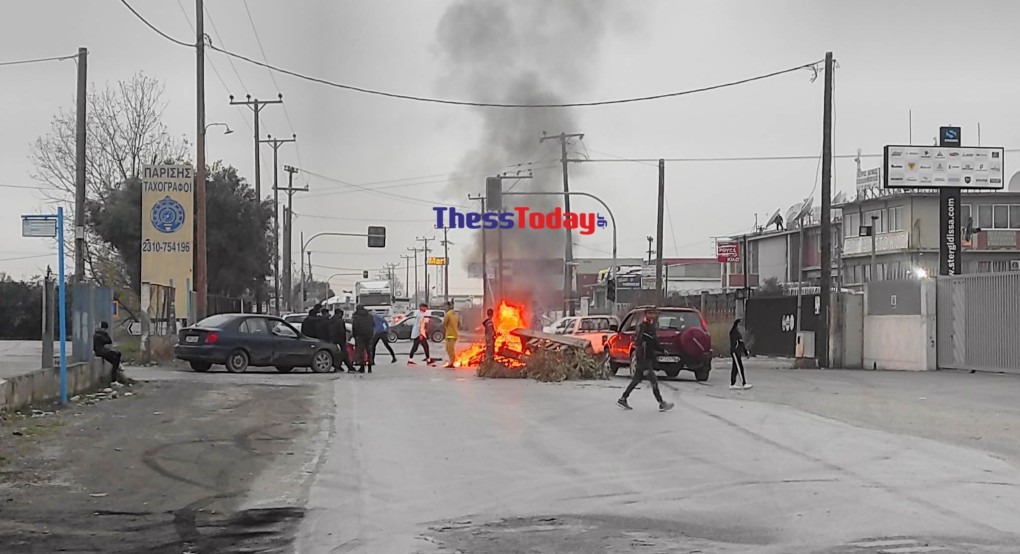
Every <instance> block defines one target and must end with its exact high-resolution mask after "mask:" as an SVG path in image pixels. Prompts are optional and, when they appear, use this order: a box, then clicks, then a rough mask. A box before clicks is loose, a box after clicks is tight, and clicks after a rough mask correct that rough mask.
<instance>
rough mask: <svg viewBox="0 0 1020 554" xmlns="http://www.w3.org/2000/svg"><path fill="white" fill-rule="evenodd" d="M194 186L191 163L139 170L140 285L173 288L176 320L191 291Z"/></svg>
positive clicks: (182, 315)
mask: <svg viewBox="0 0 1020 554" xmlns="http://www.w3.org/2000/svg"><path fill="white" fill-rule="evenodd" d="M194 186H195V172H194V170H193V169H192V168H191V165H190V164H183V165H146V166H144V167H143V168H142V282H143V283H152V284H155V285H164V286H171V285H172V286H173V287H174V289H175V294H174V310H175V312H176V315H177V318H178V319H184V318H187V317H188V300H189V297H190V294H189V292H190V291H191V289H192V288H194V287H193V282H192V281H193V279H194V277H193V261H194V258H193V255H194V240H195V237H194V235H195V232H194V231H195V227H194V225H195V222H194V219H193V218H194V213H195V209H194V206H195V201H194V200H195V194H194ZM143 308H145V306H143Z"/></svg>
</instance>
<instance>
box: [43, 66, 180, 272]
mask: <svg viewBox="0 0 1020 554" xmlns="http://www.w3.org/2000/svg"><path fill="white" fill-rule="evenodd" d="M163 92H164V86H163V84H162V83H161V82H160V81H159V80H158V79H155V78H153V77H148V76H146V75H145V74H144V73H141V72H139V73H136V74H135V75H133V76H132V77H131V79H129V80H127V81H118V82H117V83H116V84H114V85H110V84H107V85H106V87H105V88H104V89H103V90H97V89H96V87H95V86H94V85H93V87H92V90H91V91H90V92H89V94H88V98H87V100H86V106H87V108H86V111H87V113H86V150H85V195H86V198H87V199H89V200H97V201H104V200H105V199H106V198H107V197H108V195H109V194H110V193H111V192H112V191H115V190H117V189H118V188H119V187H120V186H121V185H122V184H123V183H124V182H125V181H127V180H128V179H130V178H132V177H137V176H138V174H139V172H140V171H141V168H142V165H144V164H146V163H154V162H156V161H165V160H175V161H178V160H185V159H188V154H189V148H190V147H189V144H188V141H187V139H185V138H184V137H183V136H182V137H173V136H171V134H170V131H169V129H168V128H167V126H166V125H165V124H164V123H163V112H164V110H165V109H166V106H167V103H166V102H165V101H164V100H163ZM76 125H77V121H76V117H75V111H74V110H73V109H72V110H65V109H61V110H60V111H59V112H57V114H56V115H55V116H54V117H53V120H52V121H51V122H50V132H49V133H47V134H46V135H44V136H41V137H39V138H38V139H36V141H35V143H34V144H33V145H32V153H31V156H30V158H31V160H32V162H33V163H34V165H35V169H36V171H35V173H34V174H33V177H34V178H35V179H36V180H38V181H41V182H43V183H46V184H48V185H50V186H51V187H53V191H52V193H51V194H50V196H51V199H53V200H58V201H62V202H65V204H69V205H70V206H74V202H73V201H72V200H73V198H74V194H75V168H76V164H77V161H76V160H77V158H76V149H75V137H76V133H75V129H76ZM70 211H71V212H73V209H72V210H70ZM73 215H74V214H73V213H71V214H70V216H71V217H73ZM69 232H70V234H71V238H72V239H73V233H74V229H73V228H71V229H69ZM86 233H87V236H86V245H87V246H86V248H87V250H86V252H85V263H86V269H87V271H88V273H89V275H90V276H91V277H92V279H94V280H96V281H97V282H99V283H100V284H106V285H116V284H117V282H118V281H121V280H122V279H120V278H114V276H115V275H116V276H119V277H122V276H123V275H124V274H125V271H124V269H123V262H122V260H120V259H119V258H120V257H119V256H116V255H115V252H114V251H113V249H111V248H109V246H108V245H105V244H103V241H102V239H100V238H99V237H98V236H97V235H96V234H95V233H94V232H93V231H92V229H91V222H88V221H86Z"/></svg>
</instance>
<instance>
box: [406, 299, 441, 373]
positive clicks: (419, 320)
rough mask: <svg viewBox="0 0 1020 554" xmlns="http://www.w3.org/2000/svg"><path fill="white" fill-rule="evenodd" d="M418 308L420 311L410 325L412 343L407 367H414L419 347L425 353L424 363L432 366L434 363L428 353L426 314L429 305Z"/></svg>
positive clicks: (427, 316)
mask: <svg viewBox="0 0 1020 554" xmlns="http://www.w3.org/2000/svg"><path fill="white" fill-rule="evenodd" d="M418 308H419V309H420V310H419V312H418V313H417V314H415V316H414V321H413V322H412V324H411V340H412V341H414V342H413V343H412V344H411V354H410V355H409V356H408V357H407V365H409V366H410V365H414V355H415V353H417V352H418V347H419V346H421V348H422V350H424V351H425V363H426V364H432V363H433V362H435V360H433V359H432V354H431V353H430V352H429V315H428V314H427V313H426V312H427V311H428V309H429V305H428V304H421V305H420V306H418Z"/></svg>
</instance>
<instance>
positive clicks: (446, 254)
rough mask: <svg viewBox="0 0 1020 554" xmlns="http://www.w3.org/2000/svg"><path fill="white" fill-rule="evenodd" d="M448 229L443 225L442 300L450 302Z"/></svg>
mask: <svg viewBox="0 0 1020 554" xmlns="http://www.w3.org/2000/svg"><path fill="white" fill-rule="evenodd" d="M449 230H450V228H449V227H443V242H442V245H443V259H444V260H446V263H444V264H443V302H444V303H449V302H450V241H449V240H447V236H446V234H447V232H448V231H449Z"/></svg>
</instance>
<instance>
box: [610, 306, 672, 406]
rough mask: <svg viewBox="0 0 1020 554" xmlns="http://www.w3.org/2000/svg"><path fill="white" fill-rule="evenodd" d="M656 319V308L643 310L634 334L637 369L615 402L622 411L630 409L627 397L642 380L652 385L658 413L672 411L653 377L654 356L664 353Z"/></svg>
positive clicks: (657, 310) (669, 403) (656, 378)
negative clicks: (643, 312)
mask: <svg viewBox="0 0 1020 554" xmlns="http://www.w3.org/2000/svg"><path fill="white" fill-rule="evenodd" d="M658 317H659V309H658V308H655V307H650V308H645V317H644V319H643V320H642V321H641V323H640V324H639V325H638V328H637V331H636V332H635V334H634V352H635V361H636V362H637V367H636V368H634V375H633V377H631V379H630V384H629V385H627V390H625V391H623V396H621V397H620V399H619V400H617V401H616V403H617V404H618V405H619V406H620V407H621V408H623V409H624V410H630V409H631V407H630V404H628V403H627V397H628V396H630V393H631V392H632V391H633V390H634V388H635V387H637V386H638V383H640V382H641V381H642V380H644V379H648V381H649V382H650V383H651V384H652V394H654V395H655V400H657V401H658V402H659V411H660V412H665V411H667V410H671V409H673V403H672V402H666V401H665V400H663V399H662V394H660V393H659V378H658V377H656V375H655V367H654V363H655V362H654V360H655V355H656V354H657V353H659V352H663V351H664V349H663V347H662V345H661V344H659V338H658V331H659V330H658V328H657V327H656V325H655V321H656V318H658Z"/></svg>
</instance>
